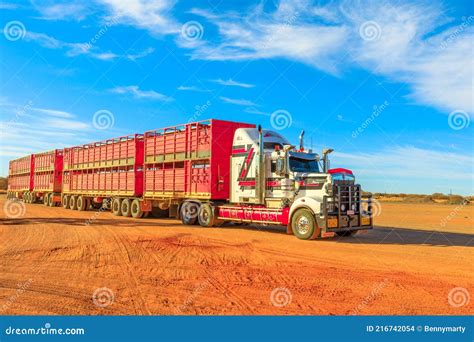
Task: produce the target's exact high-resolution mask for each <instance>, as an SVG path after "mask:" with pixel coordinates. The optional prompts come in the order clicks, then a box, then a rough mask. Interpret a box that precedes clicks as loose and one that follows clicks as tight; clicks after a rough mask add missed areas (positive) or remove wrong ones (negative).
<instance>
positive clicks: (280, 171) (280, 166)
mask: <svg viewBox="0 0 474 342" xmlns="http://www.w3.org/2000/svg"><path fill="white" fill-rule="evenodd" d="M283 161H284V159H282V158H278V159H277V161H276V173H277V175H279V176H283V175H285V163H284V162H283Z"/></svg>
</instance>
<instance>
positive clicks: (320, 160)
mask: <svg viewBox="0 0 474 342" xmlns="http://www.w3.org/2000/svg"><path fill="white" fill-rule="evenodd" d="M303 133H304V132H302V134H301V136H300V141H299V144H298V146H295V145H292V144H291V143H290V142H289V141H288V140H287V139H286V138H284V137H283V136H282V135H281V134H280V133H278V132H275V131H271V130H263V129H262V128H261V127H260V126H259V127H256V126H255V125H253V124H246V123H239V122H230V121H223V120H216V119H211V120H205V121H200V122H192V123H187V124H183V125H177V126H172V127H166V128H161V129H156V130H153V131H148V132H145V133H144V134H134V135H131V136H126V137H121V138H116V139H108V140H106V141H102V142H95V143H91V144H86V145H81V146H75V147H69V148H65V149H64V151H63V159H64V165H63V167H62V170H63V174H62V179H61V182H62V192H61V202H62V205H63V207H64V208H67V209H73V210H87V209H88V208H91V207H92V208H95V209H99V208H101V210H102V209H110V210H111V211H112V213H113V214H114V215H117V216H125V217H127V216H132V217H135V218H140V217H144V216H147V215H148V214H152V215H153V216H155V217H176V218H179V219H181V221H182V222H183V224H186V225H194V224H199V225H201V226H205V227H212V226H219V225H221V224H222V223H224V222H229V221H230V222H234V223H237V224H239V223H247V224H254V225H281V226H285V227H286V229H287V233H289V234H294V235H296V236H297V237H298V238H300V239H315V238H318V237H331V236H334V235H336V234H337V235H340V236H346V235H351V234H353V233H355V232H356V231H359V230H367V229H371V228H372V226H373V221H372V213H371V211H372V206H371V198H370V197H363V196H362V191H361V187H360V185H358V184H356V182H355V178H354V175H353V173H352V171H350V170H348V169H344V168H335V169H332V168H330V161H329V154H330V153H331V152H332V149H325V150H323V151H322V153H321V155H319V154H317V153H314V152H313V151H311V150H308V149H305V147H304V144H303ZM29 162H30V159H28V158H24V159H22V164H21V165H23V164H24V165H25V167H23V168H22V169H21V170H20V171H21V172H23V173H24V174H25V175H23V173H21V176H19V178H20V180H21V181H22V182H20V181H17V182H18V185H17V186H16V187H17V188H18V189H23V188H24V189H25V190H29V192H27V194H28V193H31V190H32V189H31V185H30V183H29V178H28V176H27V175H26V174H27V171H28V170H29V169H31V167H30V164H28V163H29ZM27 164H28V165H27ZM59 168H60V167H58V169H59ZM23 169H24V170H23ZM27 169H28V170H27ZM21 177H23V178H21ZM11 179H15V178H11ZM23 183H24V184H23ZM15 184H16V183H15ZM15 184H11V185H15ZM36 194H37V196H40V194H41V192H36ZM49 196H52V197H51V200H46V202H45V203H50V202H51V203H50V204H49V205H53V206H54V205H55V203H56V202H55V201H53V200H52V199H53V198H54V199H56V198H57V192H56V191H55V192H54V194H52V195H49ZM26 197H28V196H26ZM48 199H49V197H48Z"/></svg>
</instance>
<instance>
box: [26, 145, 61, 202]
mask: <svg viewBox="0 0 474 342" xmlns="http://www.w3.org/2000/svg"><path fill="white" fill-rule="evenodd" d="M34 160H35V167H34V170H33V189H32V192H31V197H32V200H31V202H32V203H34V202H36V201H37V200H39V199H41V200H42V201H43V203H44V205H48V206H50V207H54V206H56V204H58V203H61V191H62V177H63V150H59V149H57V150H52V151H48V152H42V153H36V154H35V155H34Z"/></svg>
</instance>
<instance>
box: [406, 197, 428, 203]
mask: <svg viewBox="0 0 474 342" xmlns="http://www.w3.org/2000/svg"><path fill="white" fill-rule="evenodd" d="M403 201H404V202H409V203H433V202H434V201H433V198H432V197H431V195H406V197H405V198H404V199H403Z"/></svg>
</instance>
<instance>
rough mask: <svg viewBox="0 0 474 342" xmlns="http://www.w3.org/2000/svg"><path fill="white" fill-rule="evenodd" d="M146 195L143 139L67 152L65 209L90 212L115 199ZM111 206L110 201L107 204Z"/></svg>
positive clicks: (118, 140)
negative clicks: (92, 207)
mask: <svg viewBox="0 0 474 342" xmlns="http://www.w3.org/2000/svg"><path fill="white" fill-rule="evenodd" d="M142 194H143V135H141V134H135V135H129V136H124V137H119V138H115V139H108V140H105V141H100V142H95V143H92V144H87V145H82V146H76V147H72V148H66V149H65V150H64V174H63V196H62V203H63V207H65V208H69V209H77V210H86V209H87V208H88V207H89V204H92V205H93V206H95V207H99V206H101V205H102V202H103V201H104V200H109V199H112V198H116V197H119V198H128V197H140V196H142ZM107 202H109V201H107Z"/></svg>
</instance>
